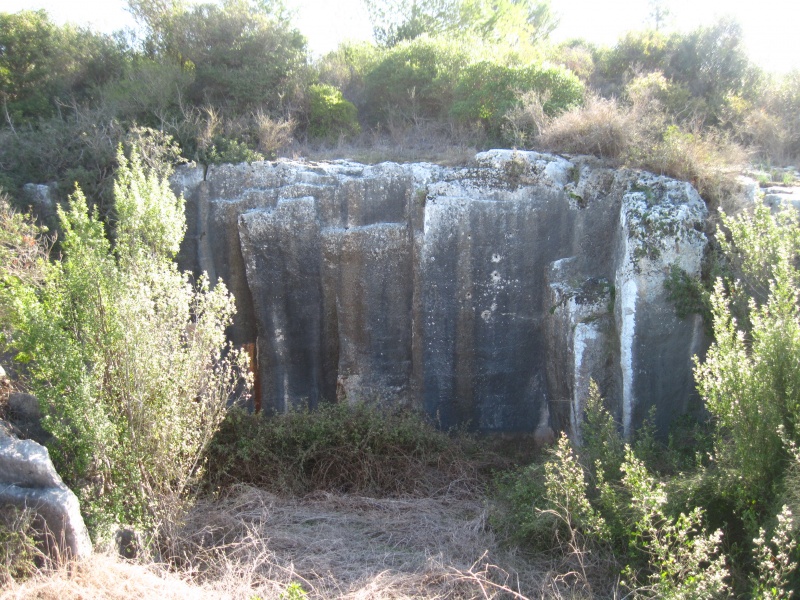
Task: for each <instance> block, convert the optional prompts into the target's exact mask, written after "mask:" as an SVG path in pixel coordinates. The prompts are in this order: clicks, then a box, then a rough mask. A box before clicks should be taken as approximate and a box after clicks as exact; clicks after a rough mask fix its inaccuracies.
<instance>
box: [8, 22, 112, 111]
mask: <svg viewBox="0 0 800 600" xmlns="http://www.w3.org/2000/svg"><path fill="white" fill-rule="evenodd" d="M125 62H126V53H125V48H124V46H123V45H122V44H121V43H120V42H118V41H117V40H114V39H113V38H111V37H109V36H105V35H100V34H96V33H93V32H91V31H89V30H86V29H78V28H75V27H72V26H69V25H67V26H63V27H58V26H56V25H55V24H53V23H52V22H51V21H50V19H49V17H48V16H47V13H46V12H45V11H43V10H39V11H29V10H23V11H20V12H18V13H15V14H8V13H0V102H2V105H3V109H4V114H3V117H4V120H5V121H6V123H7V124H8V125H9V126H11V127H13V124H14V120H19V119H23V120H33V119H35V118H40V117H48V116H50V115H53V114H55V113H56V111H57V110H58V105H57V102H58V101H60V102H61V103H63V104H68V103H69V101H71V100H75V101H78V102H79V101H82V100H87V99H90V98H91V97H92V95H93V93H94V92H95V91H96V90H97V88H98V87H99V86H100V85H102V84H103V83H105V82H107V81H109V80H110V79H112V78H114V77H116V76H118V75H119V74H120V72H121V71H122V69H123V67H124V64H125Z"/></svg>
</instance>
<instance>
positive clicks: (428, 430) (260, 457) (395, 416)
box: [208, 403, 461, 494]
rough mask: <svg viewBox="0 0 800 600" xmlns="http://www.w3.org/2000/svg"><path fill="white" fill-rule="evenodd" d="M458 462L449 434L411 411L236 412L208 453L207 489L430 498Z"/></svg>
mask: <svg viewBox="0 0 800 600" xmlns="http://www.w3.org/2000/svg"><path fill="white" fill-rule="evenodd" d="M459 456H460V450H459V447H458V446H457V445H456V444H455V443H454V442H452V441H451V440H450V439H449V438H448V437H447V435H446V434H443V433H441V432H438V431H436V429H435V428H434V427H433V426H432V425H431V424H430V423H428V422H427V421H425V420H424V418H423V417H422V416H420V415H418V414H416V413H414V412H411V411H408V410H403V409H388V408H381V407H378V406H372V405H368V404H363V403H360V404H355V405H352V406H351V405H348V404H323V405H321V406H320V407H318V408H317V409H316V410H314V411H311V412H308V411H295V412H289V413H286V414H278V415H272V416H269V417H266V416H264V415H262V414H255V415H253V414H248V413H246V412H244V411H241V410H233V411H230V412H229V414H228V416H227V417H226V419H225V421H224V422H223V423H222V427H221V429H220V431H219V433H218V434H217V435H216V437H215V438H214V441H213V443H212V444H211V447H210V449H209V469H208V481H209V484H210V485H212V486H214V487H216V486H218V485H223V486H225V485H232V484H236V483H249V484H252V485H257V486H260V487H265V488H266V489H269V490H273V491H275V492H276V493H297V494H303V493H308V492H310V491H313V490H320V489H322V490H335V491H340V492H341V491H346V492H350V493H377V494H400V493H415V492H420V491H422V492H423V493H425V492H426V489H425V486H426V485H427V484H428V480H429V479H431V478H432V479H434V480H438V479H437V478H438V477H441V476H446V474H447V473H448V472H449V473H451V474H452V473H453V472H455V471H457V470H458V469H460V468H461V466H460V465H461V463H460V460H459ZM434 468H435V470H438V471H437V472H436V473H434V472H431V473H430V475H431V477H430V478H429V477H425V476H424V474H425V473H426V472H428V471H431V470H432V469H434ZM430 491H431V490H427V492H430Z"/></svg>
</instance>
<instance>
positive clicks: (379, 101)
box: [364, 36, 470, 124]
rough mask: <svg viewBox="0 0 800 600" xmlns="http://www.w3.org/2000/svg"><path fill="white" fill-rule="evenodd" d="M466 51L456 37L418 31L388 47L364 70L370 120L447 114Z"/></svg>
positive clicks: (467, 53)
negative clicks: (451, 38) (375, 61)
mask: <svg viewBox="0 0 800 600" xmlns="http://www.w3.org/2000/svg"><path fill="white" fill-rule="evenodd" d="M469 62H470V55H469V52H468V51H467V50H466V49H465V47H464V45H463V44H462V43H460V42H458V41H456V40H450V39H446V38H436V39H432V38H429V37H427V36H422V37H419V38H416V39H414V40H411V41H408V42H402V43H400V44H397V45H396V46H394V47H393V48H391V49H389V50H387V51H386V53H385V54H384V55H383V56H382V58H381V59H380V60H379V61H377V63H376V64H375V66H374V67H373V68H372V69H371V70H370V71H369V72H368V73H367V74H366V75H365V77H364V84H365V86H366V101H365V103H364V111H365V112H366V116H367V118H368V120H369V121H370V122H371V123H373V124H374V123H384V124H385V123H387V122H389V121H391V120H399V121H406V122H414V121H416V120H419V119H446V118H447V115H448V111H449V110H450V107H451V106H452V104H453V97H454V90H455V87H456V83H457V81H458V76H459V73H460V71H461V70H462V69H463V68H464V67H465V66H466V65H467V64H468V63H469Z"/></svg>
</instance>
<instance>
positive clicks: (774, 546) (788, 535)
mask: <svg viewBox="0 0 800 600" xmlns="http://www.w3.org/2000/svg"><path fill="white" fill-rule="evenodd" d="M777 521H778V523H777V525H776V527H775V531H774V532H773V534H772V538H771V539H770V540H767V539H766V532H765V531H764V529H763V528H762V529H760V530H759V532H758V537H757V538H756V539H754V540H753V544H754V545H755V558H756V565H757V569H758V570H757V575H756V577H754V578H753V598H759V599H760V598H764V599H767V598H791V597H792V596H793V595H794V591H793V590H790V589H787V587H788V586H787V584H788V583H789V582H788V580H789V577H790V576H791V574H792V572H793V571H795V569H797V563H796V562H795V561H794V560H793V559H792V553H793V552H794V549H795V548H796V547H797V541H796V538H795V534H796V527H795V526H794V524H793V522H792V511H791V510H789V507H788V506H785V505H784V507H783V508H782V509H781V512H780V514H778V518H777Z"/></svg>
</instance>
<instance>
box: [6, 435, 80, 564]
mask: <svg viewBox="0 0 800 600" xmlns="http://www.w3.org/2000/svg"><path fill="white" fill-rule="evenodd" d="M9 506H13V507H16V508H18V509H21V510H25V509H28V510H31V511H33V512H35V513H36V515H37V517H38V518H37V520H36V522H37V524H38V526H39V528H40V529H41V530H42V531H43V532H44V535H43V538H42V542H43V545H44V549H45V551H46V552H47V553H48V554H49V555H50V556H52V557H53V558H62V559H63V558H82V557H85V556H88V555H90V554H91V553H92V542H91V540H90V539H89V532H88V531H87V529H86V525H85V524H84V522H83V517H81V511H80V506H79V504H78V498H77V496H75V494H74V493H73V492H72V491H71V490H70V489H69V488H68V487H67V486H66V485H64V482H63V481H62V480H61V477H60V476H59V475H58V473H56V470H55V467H53V463H52V461H51V460H50V454H49V453H48V452H47V448H45V447H44V446H42V445H41V444H38V443H36V442H34V441H33V440H19V439H16V438H14V437H11V436H10V435H8V434H7V433H5V431H4V430H3V428H0V508H2V509H5V508H7V507H9Z"/></svg>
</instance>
